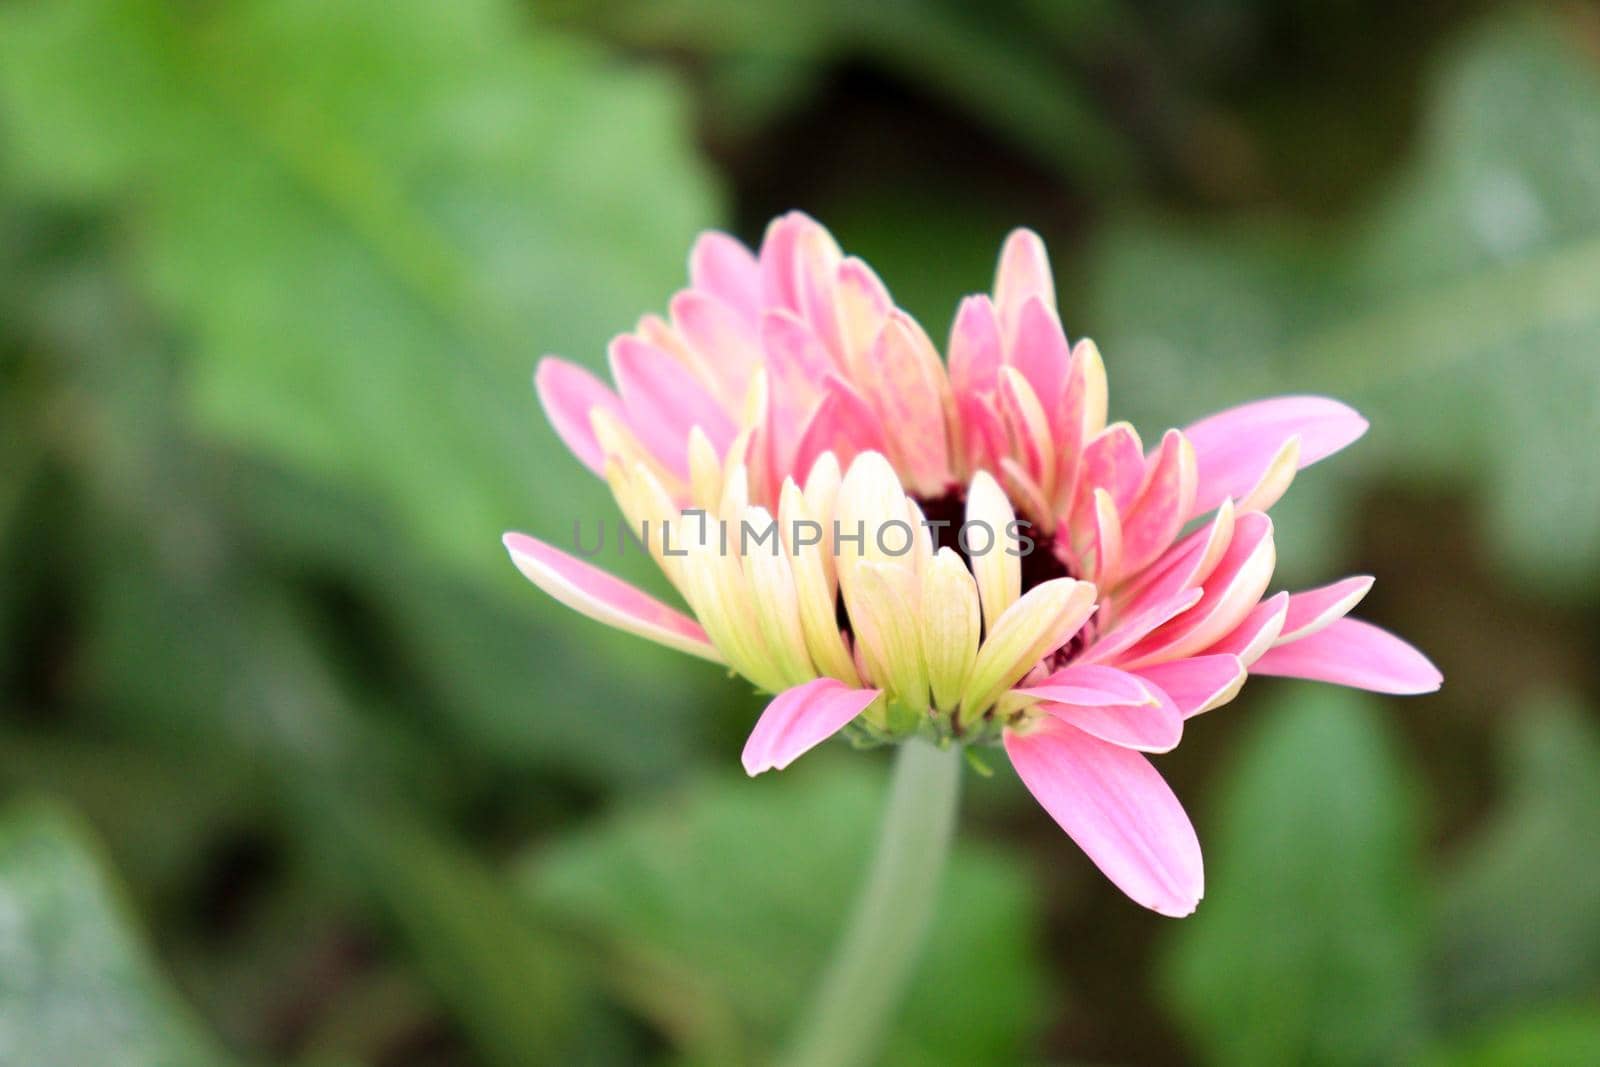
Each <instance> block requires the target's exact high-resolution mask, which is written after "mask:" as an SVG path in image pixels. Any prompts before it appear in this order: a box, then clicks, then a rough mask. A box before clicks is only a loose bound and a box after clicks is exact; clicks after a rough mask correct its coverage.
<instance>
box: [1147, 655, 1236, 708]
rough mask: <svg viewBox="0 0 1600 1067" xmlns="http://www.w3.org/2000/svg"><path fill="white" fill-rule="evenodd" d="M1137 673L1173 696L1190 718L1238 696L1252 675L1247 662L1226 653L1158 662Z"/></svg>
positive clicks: (1174, 701) (1173, 699)
mask: <svg viewBox="0 0 1600 1067" xmlns="http://www.w3.org/2000/svg"><path fill="white" fill-rule="evenodd" d="M1134 673H1135V674H1137V675H1138V676H1139V677H1140V678H1141V679H1143V680H1144V681H1146V682H1148V683H1149V684H1150V685H1152V686H1154V687H1156V688H1157V689H1159V690H1160V691H1161V692H1163V693H1165V694H1166V695H1167V696H1168V697H1170V698H1171V699H1172V702H1173V703H1174V704H1176V705H1177V707H1178V710H1179V711H1180V712H1182V714H1183V717H1184V718H1186V719H1189V718H1193V717H1194V716H1196V715H1199V714H1200V713H1201V712H1203V711H1210V710H1211V709H1212V708H1219V707H1221V706H1222V705H1224V704H1226V703H1227V702H1228V701H1230V700H1232V699H1233V698H1234V697H1236V696H1238V695H1239V690H1240V689H1242V688H1243V687H1244V682H1245V678H1246V677H1248V673H1247V672H1246V671H1245V667H1244V662H1243V661H1242V660H1240V659H1239V657H1238V656H1230V655H1225V654H1224V655H1212V656H1193V657H1191V658H1189V659H1178V660H1172V661H1171V662H1169V663H1157V664H1154V665H1152V666H1149V667H1142V668H1140V669H1139V670H1138V671H1135V672H1134Z"/></svg>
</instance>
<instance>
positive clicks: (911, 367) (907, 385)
mask: <svg viewBox="0 0 1600 1067" xmlns="http://www.w3.org/2000/svg"><path fill="white" fill-rule="evenodd" d="M871 362H872V365H873V369H874V371H875V373H876V376H877V380H876V381H875V382H874V383H873V384H874V386H875V393H876V399H877V402H878V405H877V406H878V411H879V413H880V415H881V418H882V425H883V427H884V429H885V430H886V431H887V432H888V436H889V438H890V440H891V443H892V446H893V450H894V454H895V455H896V456H897V457H899V459H900V463H899V464H898V467H899V469H900V470H901V472H902V474H903V475H904V477H905V480H906V482H907V484H908V485H910V486H912V487H914V488H916V489H918V490H919V491H927V492H931V493H936V492H938V491H939V490H941V489H943V488H944V487H945V486H946V485H947V483H949V482H950V480H951V473H950V452H949V441H948V439H947V437H946V432H945V407H944V402H945V395H946V393H947V389H946V383H945V379H944V365H943V364H942V363H941V362H940V360H939V356H938V353H937V352H935V350H934V348H933V344H932V343H931V342H930V341H929V340H928V338H927V336H926V335H925V334H924V333H923V332H922V327H920V326H918V325H917V323H916V321H915V320H914V319H912V318H911V317H910V316H909V315H907V314H905V313H904V312H901V311H896V312H892V313H891V314H890V316H889V321H888V322H887V323H886V324H885V325H884V327H883V332H882V333H880V334H879V335H878V342H877V344H875V345H874V346H873V348H872V359H871Z"/></svg>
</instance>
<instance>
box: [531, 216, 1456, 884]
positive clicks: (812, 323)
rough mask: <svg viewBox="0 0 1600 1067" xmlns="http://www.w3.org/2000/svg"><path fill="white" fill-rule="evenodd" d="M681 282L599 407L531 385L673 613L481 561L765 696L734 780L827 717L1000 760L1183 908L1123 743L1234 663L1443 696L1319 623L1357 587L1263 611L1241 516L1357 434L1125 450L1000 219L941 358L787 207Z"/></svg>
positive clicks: (1322, 417)
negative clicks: (755, 236)
mask: <svg viewBox="0 0 1600 1067" xmlns="http://www.w3.org/2000/svg"><path fill="white" fill-rule="evenodd" d="M689 270H690V287H689V288H687V289H685V290H683V291H681V292H679V293H678V294H677V295H676V296H675V297H673V299H672V302H671V305H670V316H669V318H668V319H662V318H659V317H656V316H646V317H645V318H644V319H642V320H641V321H640V323H639V325H638V327H637V329H636V330H635V331H634V332H632V333H627V334H623V335H621V336H619V337H617V338H616V339H615V340H614V341H612V343H611V347H610V357H611V370H612V377H613V378H614V380H615V382H616V389H615V390H613V389H612V388H611V387H610V386H608V385H606V384H605V383H603V382H601V381H600V380H598V379H597V378H595V377H594V376H593V375H591V374H589V373H588V372H587V371H585V370H583V369H581V368H580V367H577V366H574V365H573V364H570V363H566V362H563V361H561V360H558V359H554V358H551V359H546V360H545V361H544V362H543V363H542V364H541V365H540V367H539V371H538V375H537V385H538V391H539V396H540V399H541V401H542V402H543V404H544V407H545V410H546V411H547V412H548V414H549V416H550V420H551V422H552V423H553V424H554V425H555V428H556V430H557V431H558V432H559V433H560V435H561V437H562V438H563V440H565V441H566V443H567V445H568V446H569V447H570V448H571V449H572V451H573V452H574V453H575V454H576V455H577V456H578V458H579V459H580V460H582V461H583V462H584V463H585V464H587V465H588V466H589V467H591V468H592V469H594V470H595V471H596V472H598V473H600V474H602V475H603V476H604V477H605V478H606V480H607V481H608V482H609V483H610V485H611V488H612V490H613V492H614V494H615V496H616V499H617V502H618V504H619V505H620V506H621V509H622V511H623V512H624V513H625V515H626V516H627V518H628V520H629V522H630V523H631V524H633V525H634V527H635V528H636V529H639V530H642V536H643V539H644V540H645V542H646V543H647V545H648V548H649V550H650V551H651V552H652V553H653V554H654V555H655V557H656V559H657V560H658V561H659V563H660V564H661V567H662V570H663V571H664V572H665V573H666V576H667V578H668V579H669V580H670V581H671V583H672V584H673V585H674V586H675V587H676V588H677V590H678V592H679V593H680V594H681V596H682V598H683V600H684V601H685V603H687V604H688V605H689V607H690V608H691V609H692V612H693V618H691V617H690V616H688V615H685V614H684V613H682V612H680V611H678V610H676V609H674V608H671V607H668V606H667V605H665V604H663V603H661V602H659V601H658V600H656V599H654V598H652V597H650V596H648V595H646V594H645V593H643V592H640V591H639V590H637V589H635V588H633V587H631V586H629V585H627V584H625V583H623V582H621V581H619V580H617V579H615V578H613V577H611V576H609V575H607V574H606V573H604V572H603V571H600V570H598V569H596V568H595V567H593V566H591V565H590V564H588V563H585V562H582V561H581V560H579V559H576V558H574V557H572V556H570V555H567V554H565V553H562V552H560V551H557V550H556V549H555V548H552V547H551V546H549V545H547V544H543V543H541V542H539V541H536V540H534V539H533V538H530V537H527V536H524V535H522V534H508V535H506V538H505V543H506V547H507V548H508V549H509V550H510V552H511V556H512V559H513V560H514V561H515V562H516V564H517V566H518V567H519V568H520V569H521V570H522V572H523V573H524V574H525V575H527V576H528V578H530V579H531V580H532V581H533V582H534V583H535V584H536V585H538V586H539V587H540V588H542V589H544V590H545V591H546V592H548V593H549V594H551V595H552V596H554V597H556V598H557V599H558V600H561V601H562V602H563V603H565V604H567V605H569V606H571V607H573V608H576V609H577V610H578V611H581V612H583V613H585V614H587V615H589V616H591V617H593V618H596V619H598V620H600V621H602V622H605V623H609V624H610V625H612V626H616V627H619V628H621V629H624V630H628V631H630V632H633V633H636V634H640V635H642V636H644V637H648V638H651V639H652V640H655V641H658V642H660V643H662V644H665V645H668V646H671V647H673V648H676V649H679V650H681V651H684V652H688V653H690V654H691V655H696V656H700V657H702V658H704V659H708V660H711V661H713V662H716V663H721V664H726V665H727V666H728V667H729V668H731V669H732V670H734V671H736V672H737V673H739V674H741V675H743V676H744V677H745V678H747V679H749V680H750V681H751V682H752V683H754V684H755V685H756V686H757V687H759V688H760V689H762V690H765V691H767V692H771V693H773V694H776V695H775V697H774V699H773V700H772V702H771V703H770V704H769V705H768V706H767V709H766V711H765V712H764V713H763V714H762V716H761V718H760V720H759V721H758V722H757V723H756V726H755V729H754V730H753V731H752V732H751V734H750V739H749V742H748V743H747V744H746V746H745V750H744V765H745V769H746V770H747V771H748V772H749V773H750V774H752V775H754V774H759V773H760V772H762V771H765V770H768V769H770V768H783V767H785V766H787V765H788V764H789V763H790V762H792V761H793V760H794V759H795V758H797V757H798V756H800V755H801V754H802V753H804V752H806V751H807V750H808V749H810V748H812V747H813V746H815V745H817V744H819V743H820V742H822V741H823V740H825V739H827V738H828V737H831V736H833V735H834V734H836V733H839V732H841V731H847V732H849V733H851V734H852V735H854V736H855V737H856V738H857V739H858V740H864V741H877V742H892V741H898V740H903V739H905V738H908V737H911V736H914V735H921V736H925V737H929V738H931V739H934V740H935V741H938V742H939V743H945V744H948V743H959V744H968V745H978V744H996V743H998V744H1002V745H1003V746H1004V748H1005V751H1006V753H1007V755H1008V756H1009V757H1010V760H1011V763H1012V765H1013V766H1014V767H1015V768H1016V771H1017V773H1018V775H1019V776H1020V777H1021V778H1022V781H1023V783H1024V784H1025V785H1026V786H1027V787H1028V789H1029V790H1030V791H1031V792H1032V793H1033V795H1034V797H1035V798H1037V799H1038V801H1039V803H1040V804H1041V805H1042V806H1043V807H1044V809H1045V810H1046V811H1047V812H1049V813H1050V815H1051V817H1052V818H1054V819H1055V820H1056V822H1057V823H1059V824H1060V825H1061V827H1062V829H1064V830H1065V831H1066V832H1067V833H1068V834H1069V835H1070V836H1071V837H1072V839H1073V840H1074V841H1076V842H1077V843H1078V845H1079V846H1080V847H1081V848H1082V849H1083V850H1084V852H1086V853H1087V854H1088V855H1089V858H1090V859H1092V860H1093V861H1094V862H1095V863H1096V864H1097V865H1098V866H1099V867H1100V869H1101V870H1102V871H1104V872H1105V874H1106V875H1107V876H1108V877H1109V878H1110V879H1111V880H1112V881H1113V882H1115V883H1116V884H1117V885H1118V886H1119V887H1120V888H1121V889H1122V890H1123V891H1124V892H1126V893H1127V894H1128V895H1129V896H1130V897H1132V898H1133V899H1134V900H1135V901H1137V902H1138V903H1140V904H1142V905H1144V906H1145V907H1148V908H1152V909H1154V910H1155V911H1158V912H1161V913H1162V914H1165V915H1186V914H1188V913H1189V912H1191V911H1193V910H1194V908H1195V905H1196V904H1197V903H1198V901H1199V900H1200V897H1201V894H1202V890H1203V874H1202V867H1201V859H1200V848H1199V844H1198V842H1197V840H1196V838H1195V833H1194V829H1193V827H1192V826H1191V825H1190V823H1189V819H1188V817H1187V816H1186V815H1185V814H1184V811H1183V808H1182V807H1181V806H1180V805H1179V803H1178V801H1177V798H1176V797H1175V796H1174V795H1173V793H1172V791H1171V789H1170V788H1168V786H1167V784H1166V782H1165V781H1163V780H1162V778H1161V776H1160V775H1159V774H1158V773H1157V772H1156V770H1155V769H1154V768H1153V767H1152V766H1151V764H1150V761H1149V760H1148V759H1147V758H1146V757H1145V755H1144V754H1145V753H1159V752H1166V751H1168V750H1170V749H1172V748H1173V747H1174V746H1175V745H1177V744H1178V741H1179V740H1180V738H1181V737H1182V735H1183V730H1184V726H1185V723H1186V722H1187V721H1188V720H1189V719H1191V718H1193V717H1194V716H1196V715H1199V714H1200V713H1201V712H1205V711H1209V710H1211V709H1213V708H1216V707H1219V706H1221V705H1223V704H1226V703H1227V702H1228V701H1230V700H1232V699H1233V698H1234V696H1235V695H1237V694H1238V692H1239V690H1240V687H1241V686H1243V685H1244V682H1245V680H1246V678H1247V677H1248V675H1249V674H1251V673H1254V674H1275V675H1284V676H1290V677H1300V678H1314V679H1317V680H1320V681H1328V682H1334V683H1337V684H1343V685H1352V686H1357V687H1360V688H1364V689H1371V690H1375V691H1378V692H1384V693H1422V692H1428V691H1431V690H1433V689H1436V688H1438V686H1439V684H1440V675H1439V672H1438V671H1437V670H1435V669H1434V667H1433V666H1432V664H1430V663H1429V662H1428V661H1427V659H1425V658H1424V657H1423V656H1422V655H1421V654H1420V653H1419V652H1417V651H1416V650H1415V649H1413V648H1412V647H1411V646H1410V645H1408V644H1406V643H1405V642H1403V641H1401V640H1400V639H1399V638H1398V637H1395V636H1393V635H1392V634H1389V633H1387V632H1385V631H1383V630H1380V629H1378V628H1377V627H1375V626H1372V625H1370V624H1368V623H1364V622H1358V621H1356V620H1354V619H1351V618H1348V617H1347V616H1348V613H1349V612H1350V610H1351V609H1352V608H1354V607H1355V605H1356V604H1357V603H1358V602H1359V601H1360V600H1361V598H1362V596H1363V595H1365V593H1366V591H1367V589H1368V588H1369V587H1370V586H1371V584H1372V579H1370V578H1347V579H1344V580H1342V581H1339V582H1335V583H1333V584H1331V585H1327V586H1323V587H1322V588H1319V589H1311V590H1307V591H1304V592H1299V593H1287V592H1280V593H1276V594H1274V595H1271V596H1268V595H1267V589H1268V587H1269V585H1270V583H1271V581H1272V571H1273V565H1274V561H1275V552H1274V546H1273V527H1272V520H1271V519H1270V518H1269V517H1268V515H1267V511H1268V509H1269V508H1270V507H1271V506H1272V505H1273V504H1274V503H1275V502H1276V501H1277V500H1278V498H1279V497H1280V496H1282V495H1283V493H1284V491H1285V490H1286V489H1287V488H1288V487H1289V483H1290V481H1291V480H1292V479H1293V478H1294V475H1295V472H1296V471H1297V470H1299V469H1300V468H1302V467H1305V466H1307V465H1309V464H1311V463H1314V462H1316V461H1317V460H1319V459H1322V458H1323V457H1325V456H1328V455H1331V454H1332V453H1334V452H1336V451H1338V450H1339V449H1341V448H1343V447H1344V446H1346V445H1348V444H1350V443H1351V442H1352V441H1354V440H1355V439H1356V438H1357V437H1359V436H1361V434H1362V433H1363V432H1364V431H1365V430H1366V425H1367V424H1366V422H1365V420H1363V419H1362V418H1361V416H1359V415H1357V414H1356V413H1355V412H1354V411H1352V410H1351V409H1349V408H1348V407H1346V406H1344V405H1343V404H1340V403H1338V402H1336V401H1333V400H1327V399H1323V398H1320V397H1311V396H1291V397H1280V398H1277V399H1272V400H1263V401H1258V402H1256V403H1253V404H1246V405H1244V406H1242V407H1238V408H1234V409H1232V410H1229V411H1225V412H1222V413H1221V414H1218V415H1213V416H1211V417H1210V418H1207V419H1203V420H1201V421H1200V422H1197V423H1195V424H1194V425H1192V426H1190V427H1189V428H1188V429H1186V430H1169V431H1167V433H1166V434H1165V435H1164V436H1163V437H1162V438H1161V440H1160V441H1159V442H1158V443H1157V444H1156V445H1155V446H1154V447H1151V448H1148V449H1147V448H1146V447H1145V445H1144V443H1143V442H1142V441H1141V440H1140V438H1139V435H1138V433H1137V432H1135V431H1134V429H1133V427H1132V426H1130V425H1128V424H1127V423H1123V422H1118V423H1111V424H1109V425H1108V424H1107V422H1106V399H1107V396H1106V375H1105V367H1104V364H1103V363H1102V362H1101V359H1100V353H1099V351H1098V350H1097V349H1096V348H1095V346H1094V343H1093V342H1092V341H1089V340H1080V341H1078V342H1077V343H1076V344H1072V343H1069V341H1068V340H1067V337H1066V334H1065V333H1064V332H1063V330H1062V327H1061V322H1060V319H1059V318H1058V317H1057V314H1056V305H1055V294H1054V287H1053V283H1052V280H1051V275H1050V265H1049V261H1048V259H1047V258H1046V255H1045V250H1044V246H1043V244H1042V243H1041V242H1040V240H1039V239H1038V237H1036V236H1035V235H1034V234H1032V233H1030V232H1028V231H1026V230H1018V231H1017V232H1015V233H1013V234H1012V235H1011V236H1010V237H1009V238H1008V239H1007V241H1006V243H1005V247H1004V249H1003V251H1002V252H1001V256H1000V265H999V270H998V273H997V277H996V279H995V286H994V293H993V294H992V296H971V297H968V298H967V299H966V300H964V301H963V302H962V304H961V307H960V310H959V312H958V314H957V315H956V320H955V324H954V327H953V328H952V330H951V336H950V341H949V347H948V351H947V353H946V356H947V358H946V359H945V360H941V359H940V356H939V353H938V351H937V350H936V349H935V347H934V345H933V343H932V342H931V341H930V340H929V339H928V337H927V335H926V334H925V333H924V332H923V330H922V328H921V327H920V326H919V325H918V324H917V323H916V321H915V320H913V319H912V318H911V317H910V316H909V315H907V314H905V312H903V311H901V310H900V309H898V308H896V307H895V306H894V303H893V302H892V301H891V299H890V297H889V293H888V290H887V289H885V288H884V286H883V283H882V282H880V281H879V280H878V277H877V275H875V274H874V273H873V272H872V269H871V268H870V267H868V266H867V265H866V264H865V263H863V262H862V261H861V260H859V259H855V258H853V257H848V256H845V255H843V254H842V253H841V252H840V250H839V248H838V246H837V245H836V244H835V242H834V240H833V238H832V237H831V236H830V235H829V234H828V232H827V231H826V230H825V229H823V228H822V227H821V226H820V225H818V224H817V223H816V222H814V221H813V220H811V219H810V218H807V217H806V216H804V215H801V214H798V213H794V214H790V215H786V216H784V217H783V218H780V219H778V220H776V221H775V222H773V223H772V225H771V226H770V227H769V228H768V230H767V234H766V237H765V239H764V240H763V242H762V245H761V249H760V252H759V254H752V253H751V252H750V251H749V250H748V249H746V248H745V247H744V246H743V245H741V244H740V243H739V242H737V241H735V240H733V239H732V238H730V237H727V236H725V235H723V234H719V233H708V234H706V235H704V236H702V237H701V238H700V240H699V241H698V242H697V243H696V245H695V247H694V250H693V252H692V254H691V255H690V260H689ZM1186 530H1187V531H1188V532H1187V533H1185V531H1186Z"/></svg>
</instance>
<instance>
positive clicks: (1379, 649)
mask: <svg viewBox="0 0 1600 1067" xmlns="http://www.w3.org/2000/svg"><path fill="white" fill-rule="evenodd" d="M1250 670H1251V673H1253V674H1269V675H1278V676H1281V677H1285V678H1309V679H1311V680H1312V681H1315V682H1332V683H1333V684H1334V685H1348V686H1352V687H1354V688H1356V689H1370V690H1371V691H1372V692H1374V693H1394V694H1399V695H1411V694H1415V693H1431V692H1433V691H1434V690H1436V689H1438V688H1439V685H1440V684H1441V683H1442V682H1443V681H1444V676H1443V675H1441V674H1440V673H1439V669H1438V668H1437V667H1435V666H1434V665H1433V664H1432V663H1430V662H1428V657H1426V656H1424V655H1423V654H1422V653H1421V652H1418V651H1417V650H1416V649H1415V648H1412V647H1411V646H1410V645H1409V644H1407V643H1406V642H1404V641H1402V640H1400V638H1398V637H1396V636H1395V635H1394V634H1392V633H1390V632H1389V631H1387V630H1384V629H1380V628H1379V627H1377V626H1374V625H1372V624H1371V623H1369V622H1362V621H1361V620H1359V619H1348V618H1346V619H1338V620H1336V621H1334V622H1332V623H1330V624H1328V625H1327V626H1326V627H1324V628H1323V629H1321V630H1319V631H1318V632H1316V633H1314V634H1312V635H1311V636H1310V637H1305V638H1302V639H1300V640H1299V641H1296V642H1294V643H1293V644H1288V645H1279V646H1278V647H1277V648H1274V649H1272V650H1271V651H1269V652H1267V653H1266V655H1264V656H1262V657H1261V658H1260V659H1258V660H1256V662H1255V664H1254V665H1253V666H1252V667H1251V668H1250Z"/></svg>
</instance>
